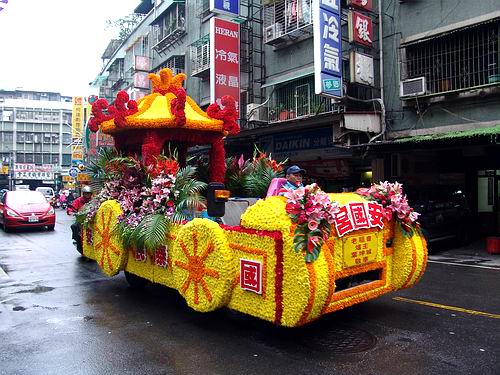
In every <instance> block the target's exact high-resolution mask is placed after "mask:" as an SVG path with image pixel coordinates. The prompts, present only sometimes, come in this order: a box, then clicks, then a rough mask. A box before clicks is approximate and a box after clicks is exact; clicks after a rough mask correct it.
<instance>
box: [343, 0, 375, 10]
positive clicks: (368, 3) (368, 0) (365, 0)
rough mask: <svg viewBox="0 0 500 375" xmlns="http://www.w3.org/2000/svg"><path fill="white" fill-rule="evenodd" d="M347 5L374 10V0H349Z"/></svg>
mask: <svg viewBox="0 0 500 375" xmlns="http://www.w3.org/2000/svg"><path fill="white" fill-rule="evenodd" d="M347 5H352V6H353V7H356V8H360V9H363V10H372V8H373V2H372V0H347Z"/></svg>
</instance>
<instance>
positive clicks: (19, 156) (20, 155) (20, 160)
mask: <svg viewBox="0 0 500 375" xmlns="http://www.w3.org/2000/svg"><path fill="white" fill-rule="evenodd" d="M24 160H25V158H24V153H22V152H18V153H17V154H16V163H24Z"/></svg>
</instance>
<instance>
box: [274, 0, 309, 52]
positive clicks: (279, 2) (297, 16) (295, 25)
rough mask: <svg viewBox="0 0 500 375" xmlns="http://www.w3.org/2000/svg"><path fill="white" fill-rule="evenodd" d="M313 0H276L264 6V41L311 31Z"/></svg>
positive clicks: (277, 40) (279, 39)
mask: <svg viewBox="0 0 500 375" xmlns="http://www.w3.org/2000/svg"><path fill="white" fill-rule="evenodd" d="M312 2H313V0H276V1H273V2H272V3H271V4H269V5H267V6H265V7H264V41H265V42H266V43H269V44H274V43H275V42H280V41H281V40H282V37H283V36H286V35H288V36H290V37H297V36H299V35H300V34H301V33H303V32H311V31H312V23H313V17H312Z"/></svg>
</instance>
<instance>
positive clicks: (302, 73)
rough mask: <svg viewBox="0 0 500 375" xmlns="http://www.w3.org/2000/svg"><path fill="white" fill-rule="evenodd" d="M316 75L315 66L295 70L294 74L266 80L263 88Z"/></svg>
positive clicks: (289, 73) (290, 73)
mask: <svg viewBox="0 0 500 375" xmlns="http://www.w3.org/2000/svg"><path fill="white" fill-rule="evenodd" d="M312 74H314V66H312V65H311V66H306V67H303V68H300V69H294V70H293V71H292V72H288V73H285V74H280V75H277V76H274V77H270V78H268V79H267V80H266V83H264V84H263V85H262V86H261V87H262V88H266V87H270V86H275V85H278V84H280V83H283V82H288V81H293V80H294V79H299V78H302V77H307V76H310V75H312Z"/></svg>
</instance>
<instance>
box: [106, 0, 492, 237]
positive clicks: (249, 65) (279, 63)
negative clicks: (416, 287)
mask: <svg viewBox="0 0 500 375" xmlns="http://www.w3.org/2000/svg"><path fill="white" fill-rule="evenodd" d="M325 2H326V3H329V4H336V5H340V6H341V8H342V11H341V17H340V20H341V22H340V26H339V28H340V30H341V35H342V42H341V45H342V51H343V52H342V56H341V57H342V63H341V65H342V67H343V69H342V70H343V79H344V81H343V83H344V94H345V95H344V97H343V98H342V99H341V100H332V99H330V98H328V97H324V96H319V95H316V94H315V80H314V63H315V61H314V59H315V54H314V37H315V35H314V26H315V22H317V21H318V20H316V19H315V15H314V12H313V8H314V4H315V3H314V1H313V0H245V1H240V3H241V4H240V15H239V17H236V18H233V19H236V20H237V21H238V22H239V23H240V42H241V45H240V56H239V57H240V70H241V83H240V88H241V91H240V98H239V103H240V124H241V128H242V131H241V133H240V134H239V135H238V136H234V137H228V138H227V139H226V149H227V150H228V153H229V154H236V153H241V152H244V153H246V154H247V155H249V154H250V153H251V151H252V147H253V144H257V145H259V146H260V147H261V149H264V150H266V151H269V152H272V153H273V156H274V157H275V158H278V159H282V158H288V159H289V160H290V162H293V163H298V164H300V165H301V166H302V167H304V168H306V169H307V170H308V175H309V177H312V178H314V179H316V180H317V181H319V182H320V183H321V184H322V185H323V186H324V187H325V189H327V190H330V191H334V190H337V191H338V190H340V189H342V188H346V187H347V188H352V187H356V186H359V185H360V184H362V183H364V182H367V181H369V180H370V179H371V180H373V181H379V180H384V179H389V180H399V181H403V182H405V183H407V184H410V185H418V184H420V185H423V184H429V185H444V184H447V185H453V186H454V188H456V189H457V190H462V191H466V193H467V194H468V196H469V203H470V205H471V207H472V210H473V212H474V213H476V214H477V216H478V218H480V220H478V221H477V222H478V223H479V227H480V229H482V230H484V231H488V232H492V231H499V230H500V193H498V192H500V183H499V181H500V172H498V171H500V167H499V166H498V157H497V155H498V151H499V149H500V148H499V147H498V142H499V141H498V139H497V137H498V133H499V132H500V102H499V101H498V96H499V94H500V70H499V69H500V65H499V64H500V61H499V59H500V52H499V48H500V47H499V46H500V42H499V41H500V31H499V30H500V13H499V12H500V10H499V9H498V4H496V2H495V1H485V2H479V3H478V2H457V1H454V0H443V1H439V2H436V1H433V0H420V1H412V0H399V1H388V0H386V1H383V0H379V1H370V0H369V1H361V0H333V1H325ZM138 3H139V4H138V6H137V8H136V9H135V11H136V12H137V13H141V14H144V16H145V17H144V19H143V21H142V22H141V24H140V25H139V26H138V27H137V28H136V30H135V31H134V32H133V33H132V34H131V35H130V36H129V37H128V38H127V40H125V41H123V42H122V43H121V44H120V45H117V43H116V42H113V43H111V44H110V48H108V50H107V51H106V56H103V58H105V65H104V68H103V70H102V72H101V74H100V75H99V77H98V78H99V79H98V80H96V82H98V85H99V86H100V87H101V91H102V93H103V94H104V96H105V97H108V98H112V97H114V96H115V95H116V93H117V91H118V90H121V89H124V90H128V92H129V93H130V94H131V96H132V97H140V96H141V95H143V94H144V93H146V92H148V89H149V87H148V85H147V80H146V79H145V77H146V75H147V73H148V72H157V71H158V70H159V69H160V68H162V67H170V68H173V69H174V71H175V72H185V73H186V75H187V76H188V80H187V83H186V90H187V92H188V94H189V95H190V96H191V97H193V98H194V99H195V100H196V101H197V102H198V103H200V104H201V106H202V107H203V106H206V105H208V104H209V102H210V72H211V69H213V67H212V66H211V65H210V52H209V51H210V35H209V30H210V29H209V20H210V19H211V18H212V17H214V16H215V15H214V14H213V13H211V12H210V9H209V1H208V0H197V1H189V2H187V1H173V0H163V1H161V0H156V1H153V2H152V1H150V0H142V1H138ZM355 17H358V19H360V20H361V22H353V20H354V19H355ZM359 17H361V18H359ZM363 22H365V23H363ZM372 23H373V25H372ZM368 24H369V28H367V25H368ZM356 32H359V33H361V32H363V36H364V41H363V40H361V43H358V42H359V38H358V42H356V38H353V34H355V33H356ZM368 32H369V34H367V33H368ZM380 33H382V35H383V37H382V38H379V34H380ZM360 35H361V34H360ZM366 41H368V42H369V43H364V42H366ZM111 50H112V52H111ZM354 57H356V59H358V57H359V60H356V61H355V59H354ZM146 62H147V63H148V64H146ZM360 71H361V73H363V74H361V75H360V74H359V73H360Z"/></svg>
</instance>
